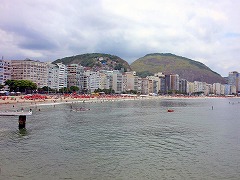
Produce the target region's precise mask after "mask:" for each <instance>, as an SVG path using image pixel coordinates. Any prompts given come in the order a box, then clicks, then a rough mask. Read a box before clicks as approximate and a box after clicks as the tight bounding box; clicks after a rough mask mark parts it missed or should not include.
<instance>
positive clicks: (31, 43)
mask: <svg viewBox="0 0 240 180" xmlns="http://www.w3.org/2000/svg"><path fill="white" fill-rule="evenodd" d="M239 6H240V1H238V0H229V1H225V0H220V1H217V2H216V1H211V0H210V1H209V0H203V1H192V0H172V1H168V0H161V1H159V0H148V1H145V0H128V1H127V0H121V1H120V0H114V1H113V0H101V1H100V0H99V1H95V0H69V1H65V0H59V1H54V0H36V1H30V0H22V1H21V2H20V1H18V0H11V1H8V0H2V1H1V4H0V35H1V38H0V47H1V54H0V55H1V56H4V57H7V58H8V59H10V58H18V57H19V58H26V57H28V58H32V59H34V58H38V59H39V60H49V59H52V60H55V59H57V58H61V57H65V56H71V55H76V54H81V53H91V52H103V53H110V54H114V55H117V56H120V57H122V58H126V59H125V60H127V61H129V62H132V61H133V60H134V58H135V59H137V58H139V57H140V56H144V55H145V54H147V53H155V52H170V53H175V54H176V55H180V56H185V57H188V58H192V59H194V60H198V61H201V62H203V63H205V64H206V65H207V66H209V67H210V68H212V69H213V70H214V71H217V72H218V73H220V74H221V75H224V76H226V75H227V73H228V72H229V71H233V70H238V71H240V67H238V60H239V58H240V57H239V55H238V54H239V53H238V52H239V50H240V45H239V40H240V38H239V37H240V24H239V23H238V21H239V18H240V11H238V7H239ZM236 68H237V69H236Z"/></svg>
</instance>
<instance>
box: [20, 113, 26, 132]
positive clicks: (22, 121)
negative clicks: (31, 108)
mask: <svg viewBox="0 0 240 180" xmlns="http://www.w3.org/2000/svg"><path fill="white" fill-rule="evenodd" d="M26 119H27V118H26V116H24V115H21V116H19V119H18V124H19V125H18V128H19V129H25V128H26Z"/></svg>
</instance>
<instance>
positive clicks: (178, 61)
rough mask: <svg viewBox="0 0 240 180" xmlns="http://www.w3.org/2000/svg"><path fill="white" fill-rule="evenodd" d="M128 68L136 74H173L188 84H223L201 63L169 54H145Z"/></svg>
mask: <svg viewBox="0 0 240 180" xmlns="http://www.w3.org/2000/svg"><path fill="white" fill-rule="evenodd" d="M130 66H131V68H132V70H134V71H136V72H138V73H143V72H145V73H146V72H148V73H157V72H163V73H164V74H171V73H174V74H179V76H180V78H182V79H186V80H188V81H190V82H193V81H202V82H207V83H211V84H212V83H216V82H219V83H225V79H224V78H223V77H221V76H220V75H219V74H218V73H216V72H214V71H212V70H211V69H210V68H209V67H207V66H206V65H204V64H203V63H200V62H198V61H194V60H191V59H188V58H185V57H181V56H176V55H174V54H170V53H154V54H147V55H145V56H144V57H142V58H139V59H137V60H136V61H134V62H133V63H132V64H131V65H130Z"/></svg>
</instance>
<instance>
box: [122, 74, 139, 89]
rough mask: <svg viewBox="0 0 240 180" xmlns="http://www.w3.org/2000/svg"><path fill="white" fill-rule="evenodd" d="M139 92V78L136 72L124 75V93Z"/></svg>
mask: <svg viewBox="0 0 240 180" xmlns="http://www.w3.org/2000/svg"><path fill="white" fill-rule="evenodd" d="M130 90H134V91H136V92H137V91H138V76H136V72H135V71H131V72H125V73H123V91H124V92H127V91H130Z"/></svg>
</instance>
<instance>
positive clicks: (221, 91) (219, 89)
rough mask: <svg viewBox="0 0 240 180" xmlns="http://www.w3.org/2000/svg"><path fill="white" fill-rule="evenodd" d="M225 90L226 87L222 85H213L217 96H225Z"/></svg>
mask: <svg viewBox="0 0 240 180" xmlns="http://www.w3.org/2000/svg"><path fill="white" fill-rule="evenodd" d="M222 88H223V89H222ZM224 89H225V87H224V86H222V84H221V83H214V84H213V93H214V94H215V95H223V94H224Z"/></svg>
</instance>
